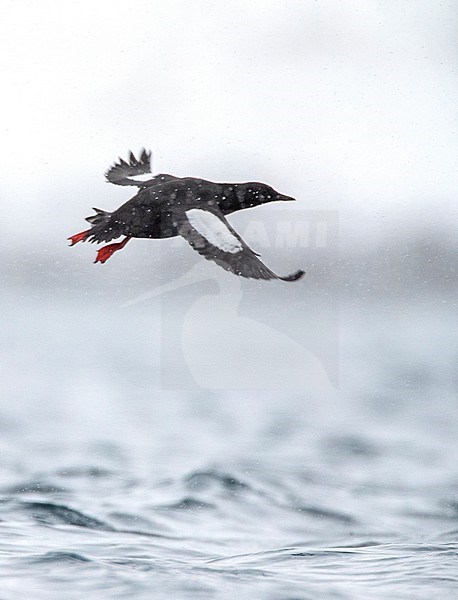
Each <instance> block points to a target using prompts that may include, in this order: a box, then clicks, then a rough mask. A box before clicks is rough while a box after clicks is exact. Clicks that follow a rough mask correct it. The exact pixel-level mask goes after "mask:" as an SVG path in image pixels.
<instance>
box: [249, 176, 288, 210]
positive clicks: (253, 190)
mask: <svg viewBox="0 0 458 600" xmlns="http://www.w3.org/2000/svg"><path fill="white" fill-rule="evenodd" d="M238 188H239V190H238V191H239V194H240V196H241V199H242V203H243V205H244V207H246V208H248V207H251V206H258V205H259V204H266V203H267V202H278V201H291V200H295V198H292V197H291V196H285V195H284V194H280V193H279V192H277V191H276V190H274V188H273V187H270V185H267V184H265V183H258V182H256V181H254V182H251V183H243V184H239V185H238ZM240 192H241V193H240Z"/></svg>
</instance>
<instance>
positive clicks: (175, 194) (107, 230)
mask: <svg viewBox="0 0 458 600" xmlns="http://www.w3.org/2000/svg"><path fill="white" fill-rule="evenodd" d="M105 177H106V179H107V180H108V181H109V182H110V183H114V184H116V185H131V186H136V187H138V188H139V190H138V193H137V194H136V195H135V196H134V197H133V198H131V199H130V200H128V201H127V202H126V203H125V204H123V205H122V206H120V207H119V208H118V209H117V210H115V211H114V212H107V211H104V210H100V209H99V208H94V209H93V210H94V211H95V213H96V214H95V215H92V216H90V217H87V218H86V221H89V223H90V224H91V225H92V227H91V229H88V230H86V231H82V232H81V233H76V234H75V235H72V236H71V237H69V238H68V239H69V240H70V245H71V246H73V245H74V244H76V243H78V242H83V241H89V242H96V243H100V242H109V241H111V240H113V239H116V238H119V237H121V236H126V237H125V238H124V240H123V241H121V242H118V243H114V244H109V245H108V246H104V247H103V248H101V249H100V250H99V251H98V253H97V257H96V260H95V262H100V263H104V262H106V261H107V260H108V259H109V258H110V256H111V255H112V254H113V253H114V252H116V251H117V250H121V249H122V248H124V246H125V245H126V244H127V242H128V241H129V240H130V239H131V238H133V237H136V238H150V239H160V238H170V237H175V236H177V235H181V236H182V237H183V238H184V239H185V240H186V241H187V242H188V243H189V244H190V245H191V246H192V247H193V248H194V250H196V251H197V252H199V254H201V255H202V256H203V257H204V258H206V259H207V260H213V261H214V262H215V263H217V264H218V265H219V266H221V267H222V268H223V269H226V271H230V272H232V273H234V274H236V275H240V276H242V277H248V278H253V279H281V280H283V281H296V280H298V279H300V278H301V277H302V275H304V271H302V270H299V271H296V272H295V273H292V274H291V275H287V276H285V277H280V276H279V275H276V274H275V273H274V272H273V271H271V270H270V269H269V268H268V267H266V266H265V265H264V264H263V263H262V262H261V260H260V259H259V255H258V254H256V252H254V251H253V250H251V248H249V247H248V246H247V244H245V242H244V241H243V240H242V238H241V237H240V236H239V235H238V234H237V233H236V232H235V231H234V229H233V228H232V227H231V226H230V224H229V223H228V222H227V220H226V218H225V215H229V214H231V213H233V212H236V211H238V210H243V209H245V208H251V207H253V206H258V205H260V204H266V203H267V202H276V201H279V200H294V198H291V197H289V196H284V195H283V194H279V193H278V192H276V191H275V190H274V189H273V188H272V187H270V186H268V185H266V184H264V183H257V182H252V183H214V182H212V181H206V180H205V179H197V178H194V177H174V176H173V175H167V174H160V175H155V176H153V175H152V174H151V152H148V151H146V150H143V151H142V152H141V154H140V156H139V158H138V159H137V158H135V156H134V154H132V152H130V153H129V161H128V162H126V161H124V160H122V159H119V162H117V163H115V164H114V165H113V166H112V167H111V168H110V169H109V170H108V171H107V172H106V174H105Z"/></svg>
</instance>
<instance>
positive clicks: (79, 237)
mask: <svg viewBox="0 0 458 600" xmlns="http://www.w3.org/2000/svg"><path fill="white" fill-rule="evenodd" d="M90 231H91V230H90V229H86V231H81V233H75V235H72V236H70V237H69V238H67V240H70V246H74V245H75V244H77V243H78V242H84V240H85V239H86V238H87V236H88V233H89V232H90Z"/></svg>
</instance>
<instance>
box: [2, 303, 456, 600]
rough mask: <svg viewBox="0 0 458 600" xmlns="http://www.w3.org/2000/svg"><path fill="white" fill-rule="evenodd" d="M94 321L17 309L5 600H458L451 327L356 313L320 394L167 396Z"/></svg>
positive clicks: (39, 307)
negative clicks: (333, 373) (333, 381)
mask: <svg viewBox="0 0 458 600" xmlns="http://www.w3.org/2000/svg"><path fill="white" fill-rule="evenodd" d="M88 305H89V304H88ZM88 305H82V306H80V307H79V308H78V307H77V306H73V305H72V306H66V305H64V304H59V305H58V308H57V309H56V307H55V306H53V304H52V303H51V302H34V304H33V310H31V309H30V306H31V305H30V301H27V302H25V301H23V303H21V301H19V302H18V303H17V304H16V305H15V306H12V305H7V304H5V306H4V307H3V314H4V316H5V327H6V334H7V336H6V338H5V339H6V340H8V341H7V342H6V343H5V345H4V347H2V348H1V349H0V350H1V352H2V357H3V358H4V361H3V363H2V364H3V372H2V382H3V383H4V391H3V393H4V400H3V403H2V409H1V413H0V414H1V421H0V428H1V430H0V433H1V437H0V464H1V496H0V531H1V535H0V561H1V563H0V564H1V567H0V568H1V571H0V575H1V583H0V598H2V600H13V599H14V600H17V599H30V598H33V599H36V600H41V599H48V598H51V599H53V598H56V599H57V598H59V599H60V598H68V599H73V598H90V599H91V598H116V599H121V598H138V599H152V598H158V599H159V598H177V599H180V600H181V599H183V600H185V599H188V598H192V599H196V598H197V599H200V598H202V599H207V598H208V599H211V598H223V599H225V598H228V599H229V598H231V599H232V598H237V599H245V598H246V599H258V598H259V599H266V600H293V599H294V600H299V599H301V600H305V599H317V598H325V599H327V598H329V599H331V598H332V599H333V598H336V599H368V598H371V599H379V598H380V599H386V598H393V599H395V600H401V599H404V598H405V599H406V600H407V599H411V598H425V599H429V598H432V597H434V598H440V599H448V598H450V599H452V598H456V597H457V596H458V560H457V559H458V472H457V464H458V461H457V458H458V454H457V450H458V413H457V402H456V392H457V384H458V369H457V364H458V363H457V358H458V356H457V346H456V342H455V341H454V338H455V331H454V327H455V326H454V324H453V323H454V320H453V319H454V317H453V314H452V313H451V311H449V310H448V309H446V308H443V309H442V310H441V311H438V310H436V309H434V310H430V309H426V308H424V309H419V308H415V309H414V308H411V309H410V310H403V311H401V310H399V311H383V308H377V307H374V308H373V309H371V310H369V311H368V312H366V314H365V315H364V316H361V315H360V316H357V315H355V314H353V313H352V311H347V312H345V311H344V312H343V314H342V315H341V345H342V348H341V354H340V378H341V383H340V389H339V390H338V391H336V392H335V393H329V392H327V393H326V394H323V395H321V396H320V394H316V393H314V394H308V393H307V392H303V393H299V392H284V393H283V392H282V393H278V392H276V393H270V392H259V391H258V392H250V391H247V392H244V391H240V390H239V391H233V392H230V391H228V392H221V391H206V390H202V391H193V392H166V391H163V390H160V389H157V388H156V387H155V386H154V380H155V377H156V376H157V352H158V349H157V348H154V345H152V344H151V338H152V332H153V331H154V327H155V326H156V325H157V321H155V320H154V319H155V317H151V315H150V312H151V310H152V309H151V306H149V307H148V306H145V307H143V308H141V309H138V310H137V311H131V313H130V316H129V319H127V320H126V319H119V313H118V312H117V309H116V310H115V309H113V311H112V312H108V313H107V312H106V309H105V311H103V310H102V308H101V306H96V307H93V308H92V309H88ZM29 309H30V310H29ZM91 310H92V313H91ZM432 315H433V316H432ZM96 320H97V327H95V326H94V328H93V329H92V330H90V329H88V327H87V325H88V322H92V323H95V321H96ZM44 323H45V324H46V327H43V324H44ZM145 323H146V325H145Z"/></svg>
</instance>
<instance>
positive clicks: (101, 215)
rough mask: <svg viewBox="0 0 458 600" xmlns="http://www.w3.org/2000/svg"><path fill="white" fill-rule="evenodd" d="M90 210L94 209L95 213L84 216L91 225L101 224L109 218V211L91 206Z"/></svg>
mask: <svg viewBox="0 0 458 600" xmlns="http://www.w3.org/2000/svg"><path fill="white" fill-rule="evenodd" d="M92 210H95V213H96V214H95V215H91V216H90V217H86V221H88V223H90V224H91V225H101V224H102V223H105V222H106V221H108V219H109V218H110V215H111V213H110V212H107V211H106V210H101V209H100V208H92Z"/></svg>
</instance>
